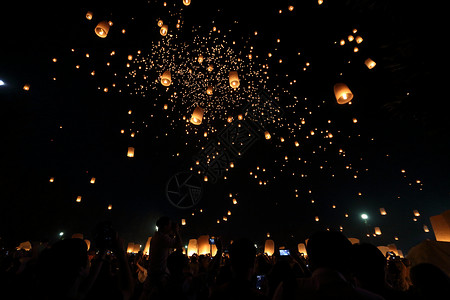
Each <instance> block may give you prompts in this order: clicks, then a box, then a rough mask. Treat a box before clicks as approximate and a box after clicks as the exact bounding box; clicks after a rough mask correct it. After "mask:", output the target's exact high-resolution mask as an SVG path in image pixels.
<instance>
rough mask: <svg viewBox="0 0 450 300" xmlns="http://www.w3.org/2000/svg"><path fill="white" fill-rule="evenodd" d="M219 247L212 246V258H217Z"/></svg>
mask: <svg viewBox="0 0 450 300" xmlns="http://www.w3.org/2000/svg"><path fill="white" fill-rule="evenodd" d="M216 254H217V246H216V245H215V244H213V245H211V256H216Z"/></svg>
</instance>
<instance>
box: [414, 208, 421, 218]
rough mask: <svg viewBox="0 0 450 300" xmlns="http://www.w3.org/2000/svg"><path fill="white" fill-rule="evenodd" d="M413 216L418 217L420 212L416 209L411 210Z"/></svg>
mask: <svg viewBox="0 0 450 300" xmlns="http://www.w3.org/2000/svg"><path fill="white" fill-rule="evenodd" d="M413 214H414V217H420V213H419V211H418V210H417V209H415V210H413Z"/></svg>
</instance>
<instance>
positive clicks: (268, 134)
mask: <svg viewBox="0 0 450 300" xmlns="http://www.w3.org/2000/svg"><path fill="white" fill-rule="evenodd" d="M264 137H265V138H266V140H270V139H271V138H272V136H271V135H270V132H268V131H266V132H264Z"/></svg>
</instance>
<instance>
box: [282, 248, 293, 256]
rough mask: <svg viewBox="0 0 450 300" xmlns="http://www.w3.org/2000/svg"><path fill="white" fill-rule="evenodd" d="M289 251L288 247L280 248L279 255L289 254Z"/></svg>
mask: <svg viewBox="0 0 450 300" xmlns="http://www.w3.org/2000/svg"><path fill="white" fill-rule="evenodd" d="M289 255H291V253H290V252H289V250H288V249H280V256H289Z"/></svg>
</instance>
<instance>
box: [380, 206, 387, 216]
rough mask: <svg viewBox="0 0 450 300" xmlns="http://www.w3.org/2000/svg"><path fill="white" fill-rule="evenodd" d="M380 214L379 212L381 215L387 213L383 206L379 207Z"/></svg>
mask: <svg viewBox="0 0 450 300" xmlns="http://www.w3.org/2000/svg"><path fill="white" fill-rule="evenodd" d="M380 214H381V215H382V216H385V215H387V213H386V210H385V209H384V208H383V207H381V208H380Z"/></svg>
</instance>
